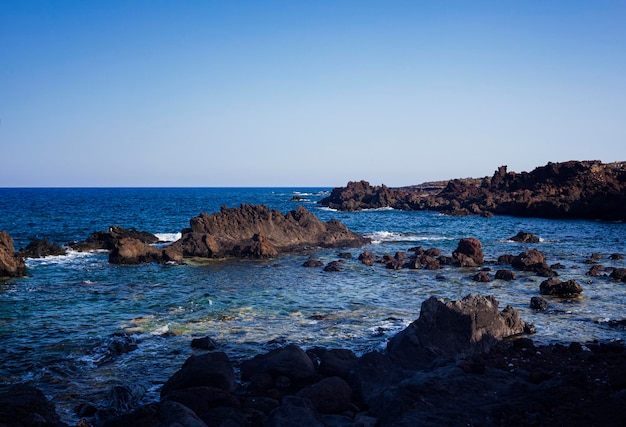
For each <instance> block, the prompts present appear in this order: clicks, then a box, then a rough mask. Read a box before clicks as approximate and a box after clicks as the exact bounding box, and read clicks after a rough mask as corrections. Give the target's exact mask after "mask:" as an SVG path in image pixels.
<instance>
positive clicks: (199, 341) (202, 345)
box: [191, 337, 217, 350]
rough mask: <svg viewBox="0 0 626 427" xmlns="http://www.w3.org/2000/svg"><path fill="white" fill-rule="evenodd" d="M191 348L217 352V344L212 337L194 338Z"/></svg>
mask: <svg viewBox="0 0 626 427" xmlns="http://www.w3.org/2000/svg"><path fill="white" fill-rule="evenodd" d="M191 348H197V349H199V350H215V349H216V348H217V343H216V342H215V340H213V339H212V338H211V337H202V338H194V339H192V340H191Z"/></svg>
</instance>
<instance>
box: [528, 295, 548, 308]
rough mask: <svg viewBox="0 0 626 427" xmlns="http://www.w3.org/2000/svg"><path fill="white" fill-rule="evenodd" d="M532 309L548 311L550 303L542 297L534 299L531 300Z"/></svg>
mask: <svg viewBox="0 0 626 427" xmlns="http://www.w3.org/2000/svg"><path fill="white" fill-rule="evenodd" d="M530 308H532V309H533V310H537V311H546V310H547V309H548V301H546V300H545V299H544V298H541V297H532V298H531V299H530Z"/></svg>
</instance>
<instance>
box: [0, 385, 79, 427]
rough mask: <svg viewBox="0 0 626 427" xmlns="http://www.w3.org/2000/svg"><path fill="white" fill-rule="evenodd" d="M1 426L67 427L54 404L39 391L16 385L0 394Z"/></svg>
mask: <svg viewBox="0 0 626 427" xmlns="http://www.w3.org/2000/svg"><path fill="white" fill-rule="evenodd" d="M0 426H2V427H4V426H7V427H13V426H16V427H18V426H47V427H66V426H67V424H65V423H63V422H61V418H60V417H59V415H58V414H57V412H56V410H55V407H54V404H53V403H52V402H50V401H49V400H48V399H47V398H46V396H45V395H44V394H43V393H42V392H41V391H40V390H38V389H36V388H34V387H31V386H28V385H24V384H16V385H13V386H10V387H9V388H8V389H7V390H6V391H5V392H3V393H0Z"/></svg>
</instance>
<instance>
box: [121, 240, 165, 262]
mask: <svg viewBox="0 0 626 427" xmlns="http://www.w3.org/2000/svg"><path fill="white" fill-rule="evenodd" d="M162 260H163V251H162V250H161V249H159V248H156V247H154V246H150V245H149V244H147V243H144V242H142V241H141V240H139V239H135V238H132V237H123V238H122V239H120V240H118V241H116V242H115V246H114V247H113V249H112V250H111V252H110V253H109V262H110V263H111V264H129V265H130V264H143V263H148V262H152V261H157V262H161V261H162Z"/></svg>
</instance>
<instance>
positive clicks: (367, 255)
mask: <svg viewBox="0 0 626 427" xmlns="http://www.w3.org/2000/svg"><path fill="white" fill-rule="evenodd" d="M359 261H361V262H362V263H363V264H365V265H374V262H376V255H374V254H373V253H371V252H370V251H365V252H363V253H362V254H361V255H359Z"/></svg>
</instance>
